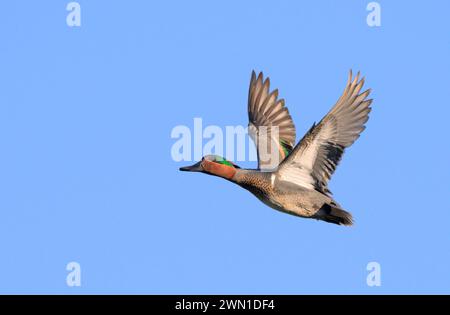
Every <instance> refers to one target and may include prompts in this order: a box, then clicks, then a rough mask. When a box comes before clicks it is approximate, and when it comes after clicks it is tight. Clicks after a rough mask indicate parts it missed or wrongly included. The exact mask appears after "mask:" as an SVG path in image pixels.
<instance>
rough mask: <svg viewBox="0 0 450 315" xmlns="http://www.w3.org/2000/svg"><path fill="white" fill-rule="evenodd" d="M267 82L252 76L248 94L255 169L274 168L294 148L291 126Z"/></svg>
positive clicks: (284, 110)
mask: <svg viewBox="0 0 450 315" xmlns="http://www.w3.org/2000/svg"><path fill="white" fill-rule="evenodd" d="M269 89H270V79H269V78H266V79H265V80H264V78H263V74H262V72H261V73H259V75H258V77H256V74H255V71H253V72H252V77H251V80H250V88H249V93H248V119H249V124H248V130H249V134H250V137H251V138H252V140H253V142H255V145H256V148H257V152H258V168H259V169H260V170H264V171H268V170H273V169H275V168H277V167H278V165H279V164H280V163H281V162H282V161H283V160H284V158H285V157H286V156H287V155H288V154H289V153H290V152H291V151H292V148H293V147H294V144H295V126H294V123H293V121H292V118H291V115H290V114H289V111H288V109H287V107H285V106H284V99H279V100H278V99H277V98H278V90H277V89H275V90H274V91H272V92H270V90H269Z"/></svg>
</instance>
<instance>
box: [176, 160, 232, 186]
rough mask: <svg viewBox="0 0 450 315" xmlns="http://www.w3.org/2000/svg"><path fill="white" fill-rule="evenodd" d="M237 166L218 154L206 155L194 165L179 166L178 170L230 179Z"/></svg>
mask: <svg viewBox="0 0 450 315" xmlns="http://www.w3.org/2000/svg"><path fill="white" fill-rule="evenodd" d="M239 168H240V167H239V166H237V165H236V164H234V163H232V162H230V161H228V160H226V159H225V158H223V157H221V156H219V155H206V156H204V157H203V158H202V160H201V161H200V162H197V163H195V164H194V165H191V166H185V167H180V171H185V172H201V173H206V174H210V175H215V176H220V177H223V178H226V179H230V180H231V179H232V178H233V177H234V175H235V174H236V171H237V169H239Z"/></svg>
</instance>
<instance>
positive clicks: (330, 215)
mask: <svg viewBox="0 0 450 315" xmlns="http://www.w3.org/2000/svg"><path fill="white" fill-rule="evenodd" d="M316 218H317V219H319V220H323V221H325V222H329V223H334V224H339V225H347V226H350V225H353V217H352V214H351V213H350V212H347V211H345V210H343V209H341V208H338V207H337V206H335V205H332V204H328V203H326V204H324V205H323V206H322V208H320V210H319V211H318V212H317V215H316Z"/></svg>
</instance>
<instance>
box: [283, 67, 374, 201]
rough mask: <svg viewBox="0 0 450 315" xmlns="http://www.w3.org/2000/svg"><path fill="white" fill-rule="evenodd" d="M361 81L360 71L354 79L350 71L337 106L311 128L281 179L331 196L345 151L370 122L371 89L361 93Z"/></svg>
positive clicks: (285, 163)
mask: <svg viewBox="0 0 450 315" xmlns="http://www.w3.org/2000/svg"><path fill="white" fill-rule="evenodd" d="M358 80H359V72H358V74H357V76H356V78H355V79H353V80H352V72H351V71H350V74H349V78H348V82H347V85H346V87H345V90H344V93H343V94H342V96H341V97H340V98H339V100H338V101H337V103H336V105H334V107H333V108H332V109H331V110H330V112H329V113H328V114H327V115H326V116H325V117H324V118H323V119H322V120H321V121H320V123H319V124H317V125H315V124H314V125H313V126H312V127H311V129H310V130H309V131H308V132H307V133H306V135H305V136H304V137H303V139H302V140H301V141H300V142H299V143H298V144H297V146H296V147H295V148H294V150H293V152H292V153H291V154H290V155H289V156H288V158H287V159H286V160H285V161H284V162H283V163H282V164H281V165H280V167H279V170H278V174H279V178H280V180H283V181H288V182H292V183H295V184H297V185H300V186H303V187H306V188H309V189H316V190H318V191H320V192H322V193H324V194H327V193H331V192H330V191H329V190H328V180H329V179H330V177H331V175H333V173H334V171H335V169H336V166H337V165H338V163H339V161H340V160H341V157H342V155H343V153H344V150H345V148H347V147H349V146H351V145H352V144H353V142H355V140H356V139H358V138H359V136H360V134H361V132H362V131H363V130H364V129H365V126H364V124H365V123H366V122H367V120H368V119H369V112H370V110H371V108H370V104H371V103H372V99H368V100H366V98H367V96H368V95H369V93H370V89H368V90H366V91H364V92H362V93H360V91H361V88H362V87H363V85H364V78H362V79H361V80H360V81H358Z"/></svg>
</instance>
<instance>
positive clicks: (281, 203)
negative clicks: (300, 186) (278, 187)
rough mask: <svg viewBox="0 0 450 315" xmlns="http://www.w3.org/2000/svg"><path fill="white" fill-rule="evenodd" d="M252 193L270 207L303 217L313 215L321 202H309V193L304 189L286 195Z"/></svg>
mask: <svg viewBox="0 0 450 315" xmlns="http://www.w3.org/2000/svg"><path fill="white" fill-rule="evenodd" d="M254 195H255V196H256V197H257V198H258V199H259V200H261V201H262V202H263V203H264V204H265V205H267V206H269V207H271V208H272V209H275V210H278V211H281V212H285V213H288V214H292V215H295V216H299V217H305V218H308V217H311V216H313V215H314V214H315V213H316V212H317V210H318V209H319V208H320V207H321V205H322V204H323V203H321V204H320V205H319V203H320V202H319V203H317V202H314V201H312V202H311V200H309V199H308V197H309V196H308V195H309V194H308V193H305V192H304V191H299V192H298V193H295V194H286V195H277V194H267V195H266V194H255V193H254Z"/></svg>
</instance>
